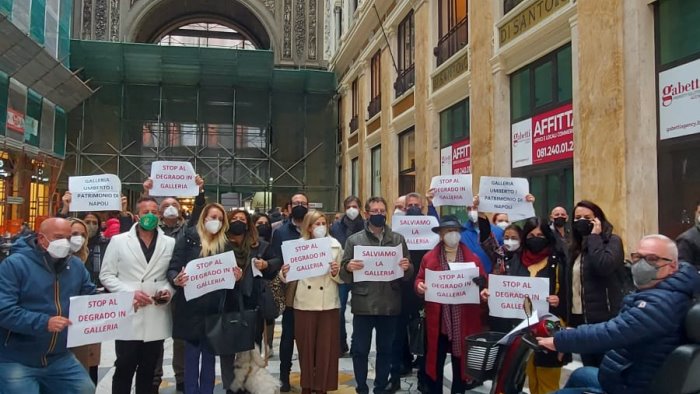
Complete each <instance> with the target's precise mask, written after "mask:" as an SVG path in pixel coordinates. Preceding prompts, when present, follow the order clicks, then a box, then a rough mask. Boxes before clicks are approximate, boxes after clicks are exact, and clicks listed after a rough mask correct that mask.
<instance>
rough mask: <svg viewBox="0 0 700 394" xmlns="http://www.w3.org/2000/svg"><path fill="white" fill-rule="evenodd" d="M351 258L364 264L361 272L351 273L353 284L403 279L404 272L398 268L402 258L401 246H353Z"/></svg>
mask: <svg viewBox="0 0 700 394" xmlns="http://www.w3.org/2000/svg"><path fill="white" fill-rule="evenodd" d="M353 258H354V259H355V260H360V261H362V264H364V267H363V268H362V269H361V270H357V271H354V272H353V281H354V282H390V281H392V280H396V279H401V278H403V274H404V271H403V270H402V269H401V267H399V261H401V259H402V258H403V248H402V247H401V245H398V246H394V247H388V246H355V250H354V256H353Z"/></svg>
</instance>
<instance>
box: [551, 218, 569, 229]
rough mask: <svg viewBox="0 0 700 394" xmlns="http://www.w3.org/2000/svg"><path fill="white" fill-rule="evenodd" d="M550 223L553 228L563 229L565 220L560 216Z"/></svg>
mask: <svg viewBox="0 0 700 394" xmlns="http://www.w3.org/2000/svg"><path fill="white" fill-rule="evenodd" d="M552 223H554V227H559V228H561V227H564V225H565V224H566V218H564V217H561V216H560V217H558V218H554V220H552Z"/></svg>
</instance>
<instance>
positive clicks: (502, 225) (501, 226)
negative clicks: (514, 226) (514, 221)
mask: <svg viewBox="0 0 700 394" xmlns="http://www.w3.org/2000/svg"><path fill="white" fill-rule="evenodd" d="M496 226H498V228H500V229H501V230H505V229H506V227H508V226H510V222H498V223H496Z"/></svg>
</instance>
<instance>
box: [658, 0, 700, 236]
mask: <svg viewBox="0 0 700 394" xmlns="http://www.w3.org/2000/svg"><path fill="white" fill-rule="evenodd" d="M699 19H700V3H698V2H696V1H690V2H689V1H683V0H660V1H657V2H656V34H657V36H656V46H657V62H656V64H657V73H658V79H657V81H658V86H657V97H658V107H657V108H658V112H657V113H658V117H659V131H658V133H659V134H658V135H659V142H658V145H657V149H658V159H657V165H658V182H659V192H658V196H659V232H661V233H662V234H665V235H668V236H670V237H676V236H677V235H679V234H680V233H682V232H684V231H685V230H687V229H688V228H690V227H691V226H693V225H694V224H695V217H694V214H695V209H696V207H697V204H698V201H700V155H698V152H700V117H699V116H698V113H697V111H696V110H695V109H696V108H697V104H696V103H695V101H697V100H695V98H697V95H698V94H700V88H698V86H697V84H693V82H692V81H694V80H695V79H696V78H697V76H698V73H700V41H699V40H698V39H697V37H698V36H699V35H700V24H698V23H697V21H698V20H699Z"/></svg>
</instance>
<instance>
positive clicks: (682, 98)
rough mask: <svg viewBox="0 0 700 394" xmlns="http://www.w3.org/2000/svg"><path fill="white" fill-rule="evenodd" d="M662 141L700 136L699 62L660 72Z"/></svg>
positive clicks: (660, 131) (660, 135) (660, 134)
mask: <svg viewBox="0 0 700 394" xmlns="http://www.w3.org/2000/svg"><path fill="white" fill-rule="evenodd" d="M658 94H659V138H660V139H662V140H666V139H670V138H676V137H682V136H685V135H691V134H697V133H700V59H698V60H695V61H692V62H690V63H685V64H683V65H680V66H678V67H674V68H672V69H670V70H666V71H664V72H661V73H659V93H658Z"/></svg>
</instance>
